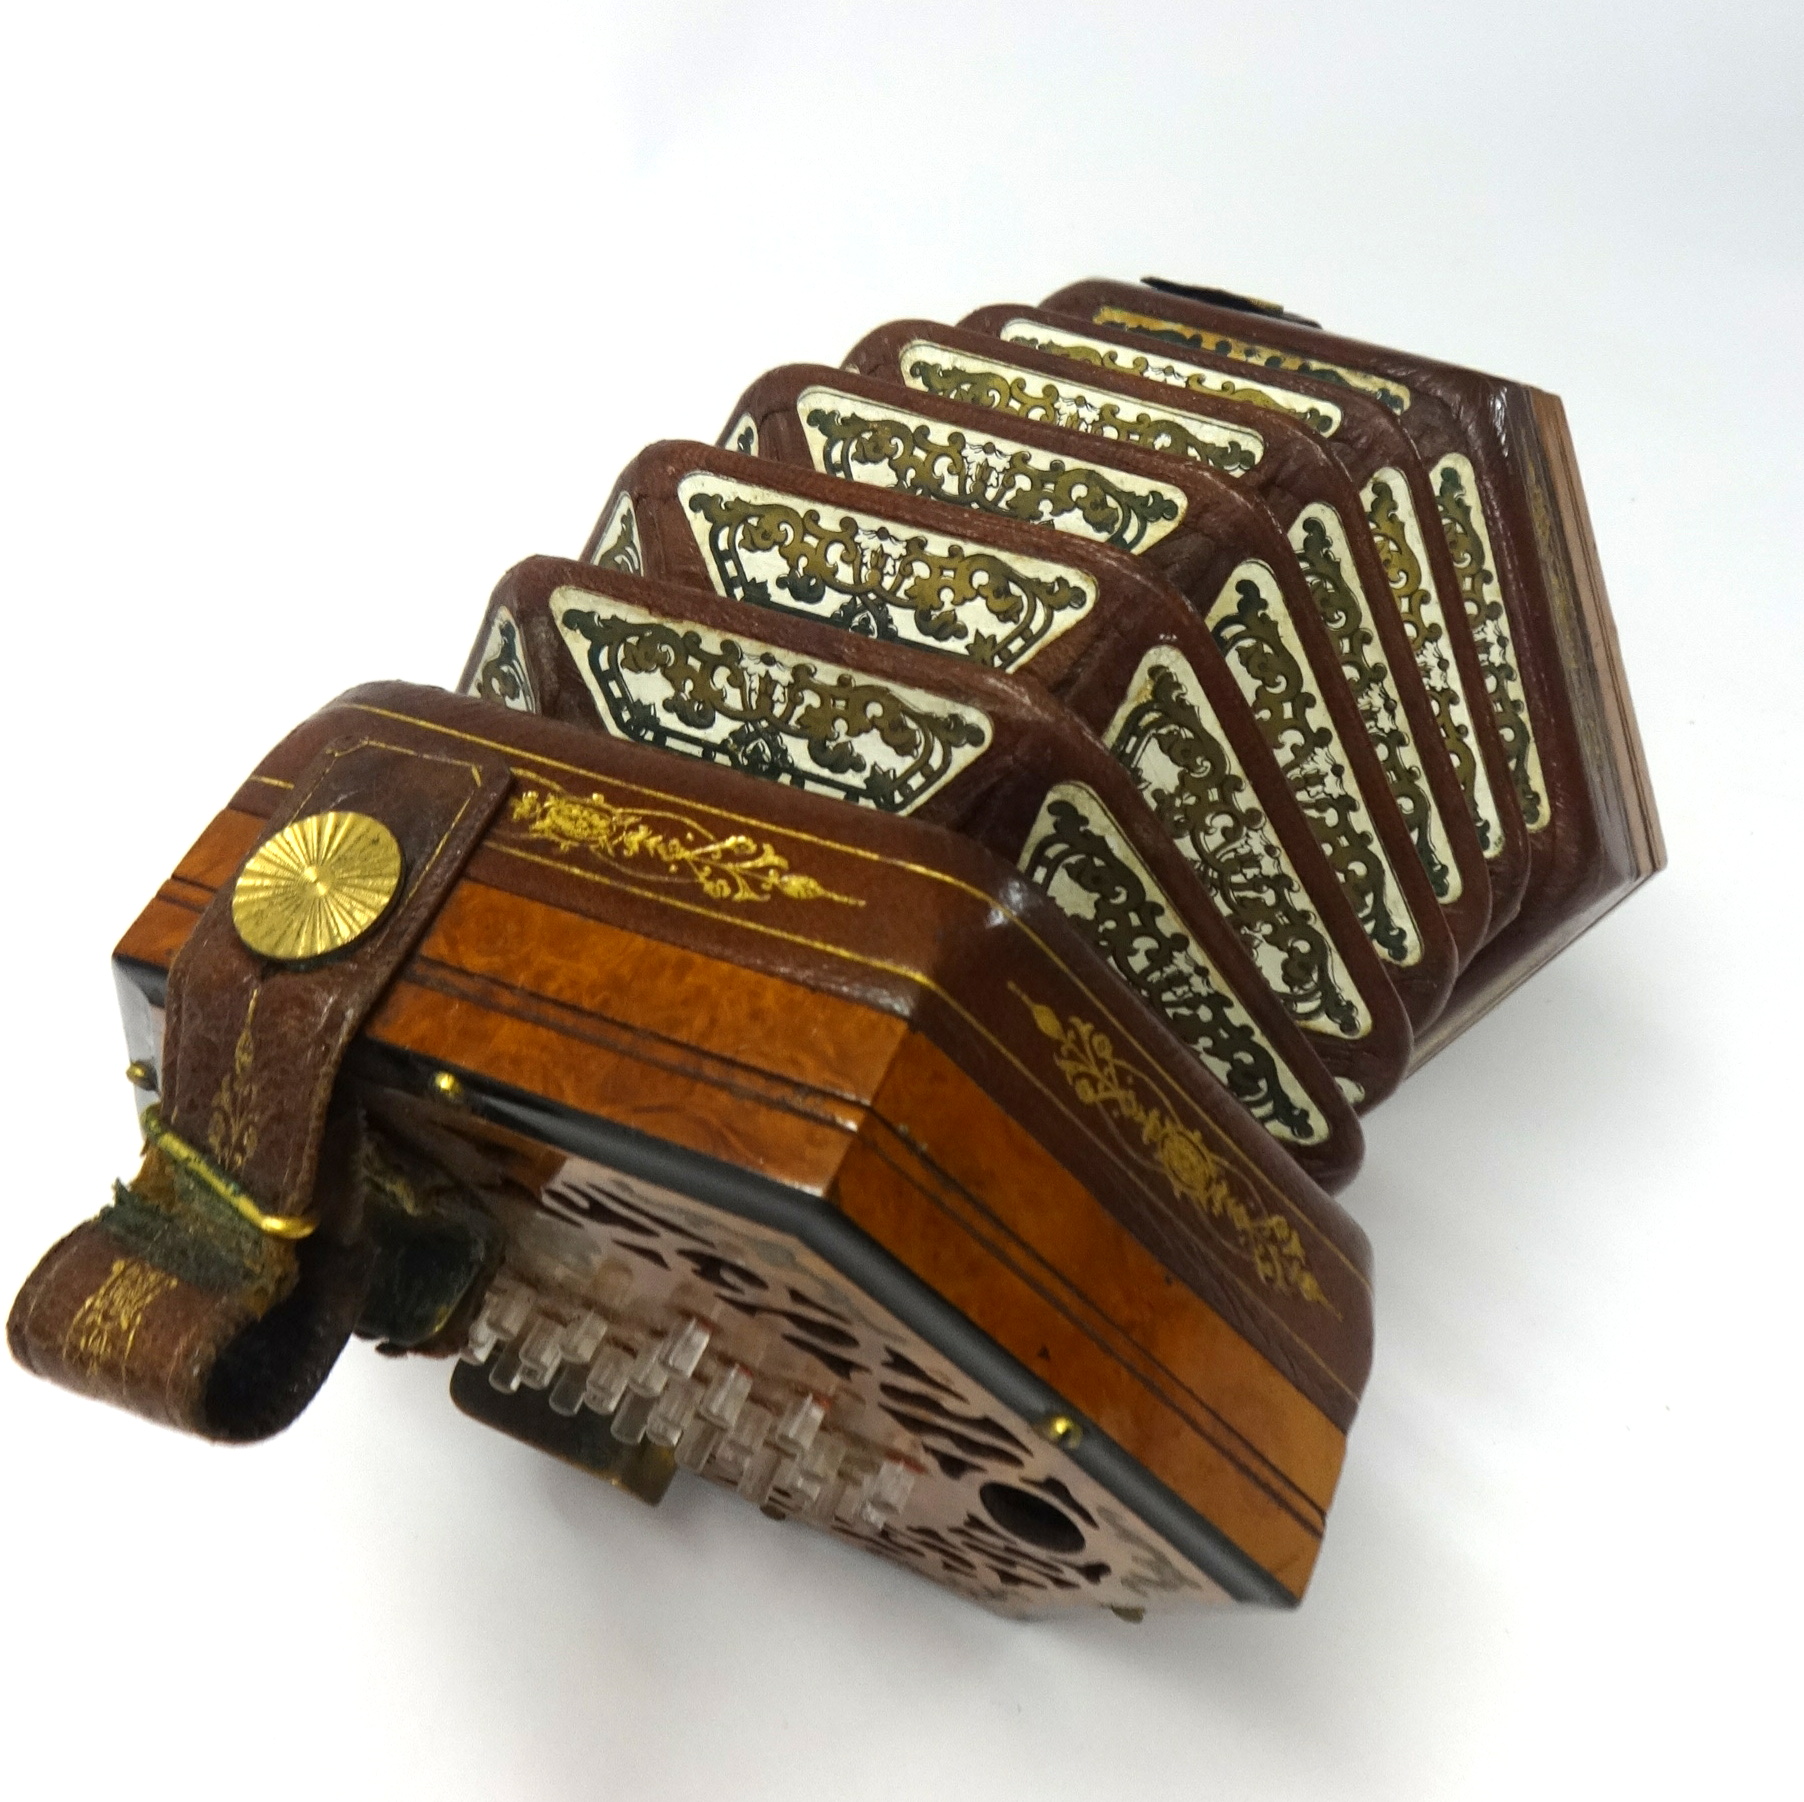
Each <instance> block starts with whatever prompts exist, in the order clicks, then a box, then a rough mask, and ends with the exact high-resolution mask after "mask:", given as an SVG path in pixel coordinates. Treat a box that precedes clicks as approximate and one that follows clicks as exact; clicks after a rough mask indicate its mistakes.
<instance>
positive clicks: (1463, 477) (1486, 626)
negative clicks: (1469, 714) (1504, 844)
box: [1430, 456, 1548, 832]
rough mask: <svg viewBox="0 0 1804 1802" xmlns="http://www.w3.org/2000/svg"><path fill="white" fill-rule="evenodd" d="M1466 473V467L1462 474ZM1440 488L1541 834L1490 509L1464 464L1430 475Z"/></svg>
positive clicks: (1457, 571)
mask: <svg viewBox="0 0 1804 1802" xmlns="http://www.w3.org/2000/svg"><path fill="white" fill-rule="evenodd" d="M1462 465H1464V467H1463V468H1462ZM1430 473H1431V474H1432V476H1433V477H1434V481H1435V495H1434V499H1435V505H1436V507H1437V508H1438V509H1439V510H1440V515H1441V526H1442V529H1443V530H1444V531H1445V532H1446V534H1447V549H1448V552H1449V553H1450V555H1451V556H1452V558H1453V573H1454V575H1455V576H1457V577H1458V578H1459V592H1460V599H1461V600H1462V601H1463V602H1464V603H1465V607H1466V619H1467V621H1468V622H1469V623H1470V625H1471V627H1472V642H1473V643H1474V644H1475V645H1476V646H1477V647H1478V661H1479V663H1480V665H1481V666H1482V667H1483V669H1484V673H1485V693H1486V694H1487V695H1489V696H1490V700H1491V717H1492V718H1493V719H1494V720H1495V721H1496V722H1497V736H1498V737H1499V738H1500V739H1501V740H1502V741H1503V753H1504V756H1505V757H1507V758H1508V759H1509V765H1510V779H1511V781H1512V783H1513V784H1514V786H1515V790H1516V798H1517V800H1518V801H1520V802H1521V803H1522V819H1523V823H1524V824H1525V825H1526V826H1527V827H1528V829H1529V831H1531V832H1537V831H1539V830H1540V829H1541V827H1543V826H1545V825H1546V824H1547V820H1548V807H1547V797H1546V796H1545V795H1544V794H1543V793H1542V792H1541V791H1542V787H1543V782H1542V777H1541V754H1540V752H1539V751H1538V750H1537V749H1536V746H1535V732H1534V727H1533V726H1532V725H1530V723H1529V717H1528V697H1527V696H1526V695H1525V694H1524V693H1523V692H1522V672H1521V671H1520V670H1519V669H1518V668H1517V666H1516V649H1515V646H1514V645H1512V644H1511V643H1510V617H1509V614H1508V612H1507V611H1506V610H1505V607H1504V604H1503V587H1502V584H1501V583H1500V582H1499V581H1498V579H1497V574H1496V571H1495V570H1494V569H1493V568H1492V561H1493V559H1492V558H1491V557H1490V555H1489V550H1490V546H1489V543H1488V537H1489V534H1488V533H1487V532H1486V531H1485V526H1484V508H1483V507H1482V506H1481V505H1480V503H1479V499H1478V479H1477V477H1476V475H1474V474H1473V471H1472V465H1471V464H1470V463H1468V462H1467V461H1466V459H1465V458H1464V457H1458V456H1454V457H1443V458H1442V459H1441V460H1440V462H1439V463H1437V464H1436V465H1435V466H1434V469H1433V470H1432V471H1431V472H1430Z"/></svg>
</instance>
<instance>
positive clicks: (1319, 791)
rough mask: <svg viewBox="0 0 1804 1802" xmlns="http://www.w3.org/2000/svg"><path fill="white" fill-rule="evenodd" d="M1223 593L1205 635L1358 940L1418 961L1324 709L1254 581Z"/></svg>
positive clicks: (1401, 959)
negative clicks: (1342, 898) (1342, 895)
mask: <svg viewBox="0 0 1804 1802" xmlns="http://www.w3.org/2000/svg"><path fill="white" fill-rule="evenodd" d="M1243 567H1245V566H1243ZM1231 586H1232V588H1233V591H1234V599H1233V600H1232V602H1229V601H1227V600H1226V599H1225V598H1224V599H1222V600H1218V601H1217V602H1216V604H1215V606H1214V607H1213V608H1212V609H1211V610H1210V614H1209V620H1208V625H1209V631H1210V633H1211V635H1212V636H1213V637H1214V639H1215V642H1216V643H1217V644H1218V645H1220V646H1221V652H1222V656H1223V657H1224V658H1225V659H1226V660H1227V664H1228V667H1229V668H1230V669H1231V670H1233V671H1234V674H1235V676H1236V678H1237V679H1238V681H1239V682H1240V686H1241V689H1242V692H1243V693H1244V694H1245V695H1246V698H1247V705H1248V706H1249V707H1251V708H1252V710H1253V718H1254V719H1255V720H1256V721H1257V722H1258V725H1259V730H1260V732H1261V733H1262V734H1263V735H1264V737H1265V741H1266V743H1267V744H1268V745H1270V746H1271V750H1272V755H1273V757H1275V758H1276V759H1277V761H1278V768H1279V769H1280V770H1281V771H1282V772H1283V774H1284V779H1285V781H1286V782H1287V783H1289V785H1290V789H1291V792H1292V793H1293V794H1294V795H1295V796H1296V798H1297V805H1298V806H1299V807H1301V808H1302V809H1303V812H1304V814H1305V815H1306V816H1307V817H1308V820H1309V824H1310V826H1311V828H1312V829H1313V830H1314V832H1315V838H1316V843H1317V844H1319V845H1320V846H1321V847H1322V851H1323V853H1324V855H1325V856H1326V857H1327V859H1328V862H1329V864H1330V865H1331V866H1332V867H1333V870H1334V874H1335V876H1336V877H1337V878H1338V879H1339V881H1340V885H1341V887H1342V888H1343V889H1345V890H1346V893H1347V898H1348V899H1349V900H1350V901H1351V902H1352V903H1353V908H1354V911H1355V912H1356V913H1357V914H1358V915H1359V923H1360V925H1362V926H1363V927H1364V928H1365V930H1366V936H1367V937H1368V938H1369V939H1370V940H1371V941H1372V943H1373V944H1374V945H1376V946H1377V947H1378V949H1379V951H1380V952H1382V953H1383V955H1384V956H1386V957H1388V958H1389V959H1390V960H1391V961H1392V962H1393V963H1397V964H1407V963H1411V962H1413V961H1414V960H1415V958H1416V957H1417V956H1419V955H1420V945H1419V944H1418V942H1417V940H1416V937H1415V927H1414V921H1413V920H1411V918H1410V916H1409V913H1408V910H1407V906H1406V905H1405V903H1404V902H1403V900H1402V897H1401V896H1398V895H1394V894H1393V893H1392V877H1391V872H1390V870H1389V868H1388V867H1387V866H1386V864H1385V861H1384V855H1383V852H1382V851H1381V850H1380V849H1379V846H1378V841H1377V836H1376V834H1375V833H1374V831H1373V830H1372V824H1371V819H1370V816H1369V815H1368V814H1367V813H1366V810H1365V803H1364V801H1363V800H1362V799H1361V797H1360V794H1359V792H1358V790H1357V789H1356V788H1355V787H1354V785H1353V778H1352V773H1351V772H1350V771H1349V770H1348V768H1347V766H1346V752H1345V751H1344V750H1343V749H1342V748H1341V746H1340V745H1339V743H1338V742H1337V740H1336V736H1335V733H1334V731H1333V729H1332V726H1331V724H1330V723H1329V716H1328V712H1327V709H1326V708H1325V707H1323V706H1322V704H1321V701H1320V698H1319V697H1318V696H1317V695H1316V693H1315V692H1314V690H1313V689H1312V688H1311V687H1310V684H1309V677H1308V674H1307V672H1306V670H1305V667H1304V665H1303V662H1302V660H1301V658H1300V657H1299V656H1298V655H1297V652H1296V650H1295V649H1294V648H1293V646H1292V645H1291V644H1290V643H1289V642H1288V641H1287V634H1286V632H1285V630H1284V625H1283V621H1282V620H1281V618H1280V614H1279V610H1278V609H1277V608H1276V607H1274V606H1273V605H1272V604H1271V602H1270V599H1269V598H1268V596H1267V595H1266V592H1265V590H1264V588H1263V587H1262V586H1261V585H1260V583H1259V581H1258V580H1256V579H1254V578H1251V577H1243V578H1241V579H1238V580H1233V581H1231Z"/></svg>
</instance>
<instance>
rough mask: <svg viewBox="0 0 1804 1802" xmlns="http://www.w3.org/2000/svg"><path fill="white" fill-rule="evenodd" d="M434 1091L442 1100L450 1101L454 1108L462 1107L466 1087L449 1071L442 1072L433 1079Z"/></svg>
mask: <svg viewBox="0 0 1804 1802" xmlns="http://www.w3.org/2000/svg"><path fill="white" fill-rule="evenodd" d="M432 1087H433V1091H434V1092H435V1093H436V1094H437V1095H438V1096H439V1098H440V1099H441V1100H444V1101H448V1102H450V1103H451V1105H452V1106H453V1107H462V1106H463V1100H464V1086H463V1084H462V1083H461V1082H459V1081H458V1080H457V1078H456V1077H455V1076H453V1075H452V1074H451V1072H450V1071H449V1070H440V1071H438V1072H437V1073H436V1074H435V1075H434V1076H433V1078H432Z"/></svg>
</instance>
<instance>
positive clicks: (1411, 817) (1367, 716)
mask: <svg viewBox="0 0 1804 1802" xmlns="http://www.w3.org/2000/svg"><path fill="white" fill-rule="evenodd" d="M1291 539H1292V543H1293V545H1294V546H1295V549H1296V553H1297V561H1298V563H1299V564H1301V565H1302V569H1303V579H1304V581H1305V582H1306V583H1307V584H1308V585H1309V598H1310V599H1311V600H1313V601H1314V602H1315V610H1316V612H1317V613H1319V614H1320V615H1321V617H1322V624H1323V625H1324V626H1326V627H1327V629H1328V636H1329V637H1330V638H1331V639H1332V640H1333V641H1334V650H1335V654H1336V655H1337V656H1338V657H1339V658H1340V668H1341V674H1342V675H1343V676H1345V677H1346V679H1347V686H1348V688H1350V689H1351V690H1352V691H1353V700H1354V704H1355V705H1356V706H1357V707H1358V708H1359V717H1360V718H1361V719H1362V720H1363V721H1364V722H1365V728H1366V736H1367V737H1368V738H1369V739H1370V740H1371V741H1372V749H1373V750H1374V751H1376V752H1377V754H1378V764H1379V767H1380V768H1381V769H1382V770H1383V771H1384V780H1385V786H1386V787H1387V788H1389V790H1390V791H1391V797H1392V799H1394V800H1395V801H1396V803H1397V811H1398V812H1399V813H1400V814H1402V816H1403V823H1404V825H1406V826H1407V827H1408V828H1409V836H1410V840H1411V842H1412V843H1413V844H1414V845H1415V847H1416V856H1417V858H1418V859H1420V861H1421V864H1422V868H1423V869H1424V870H1425V871H1426V872H1427V875H1428V880H1429V882H1430V883H1431V884H1432V885H1433V888H1434V892H1435V897H1436V899H1437V900H1441V901H1450V900H1452V899H1453V898H1454V887H1455V877H1454V873H1453V868H1452V854H1451V852H1450V850H1449V849H1448V847H1447V845H1446V843H1445V840H1444V837H1443V830H1442V827H1441V820H1440V814H1439V812H1438V811H1437V809H1436V807H1435V804H1434V797H1433V796H1432V795H1431V794H1430V793H1429V790H1428V778H1427V777H1426V776H1424V775H1423V773H1422V766H1421V763H1420V762H1419V761H1418V759H1417V757H1416V747H1415V742H1414V740H1413V739H1412V738H1411V736H1410V730H1409V721H1408V718H1407V716H1406V715H1405V714H1404V711H1403V703H1402V701H1401V699H1400V698H1399V697H1398V694H1397V691H1396V686H1395V684H1394V683H1393V682H1392V680H1391V672H1390V670H1389V668H1388V667H1387V665H1386V664H1385V662H1384V659H1383V658H1382V657H1381V656H1379V655H1378V654H1377V653H1378V638H1377V634H1376V633H1375V632H1373V630H1372V628H1371V624H1370V621H1369V620H1368V618H1367V615H1366V609H1365V600H1364V596H1363V595H1362V594H1361V593H1360V590H1359V577H1358V574H1357V573H1356V572H1355V571H1354V570H1353V569H1352V568H1351V567H1350V566H1349V565H1345V564H1343V563H1342V561H1341V558H1340V555H1339V552H1338V550H1337V548H1336V546H1335V545H1334V544H1333V543H1331V542H1330V539H1329V528H1328V524H1327V522H1326V521H1325V520H1323V519H1321V518H1320V517H1316V516H1313V515H1312V513H1311V512H1309V511H1305V512H1304V513H1303V514H1302V515H1301V516H1300V517H1299V519H1298V521H1297V529H1296V530H1294V531H1293V532H1292V534H1291Z"/></svg>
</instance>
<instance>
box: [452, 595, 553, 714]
mask: <svg viewBox="0 0 1804 1802" xmlns="http://www.w3.org/2000/svg"><path fill="white" fill-rule="evenodd" d="M466 692H467V693H469V694H473V695H475V696H476V698H477V699H478V700H480V701H495V702H497V703H499V704H500V705H501V706H503V707H511V708H512V709H513V710H514V711H515V712H516V713H537V712H538V710H539V704H538V701H537V699H536V698H535V697H534V695H533V692H532V677H531V675H530V674H529V673H528V672H527V668H526V662H525V659H524V658H522V657H521V655H520V624H519V621H518V620H516V619H515V618H514V616H513V615H512V614H511V613H510V612H508V610H507V609H506V608H505V607H497V608H496V609H495V614H494V618H493V619H492V620H491V621H490V623H489V635H488V638H487V639H486V640H485V641H484V643H483V647H482V656H481V658H480V659H479V660H478V662H477V665H476V673H475V675H473V676H472V677H471V678H470V685H469V688H468V689H467V690H466Z"/></svg>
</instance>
